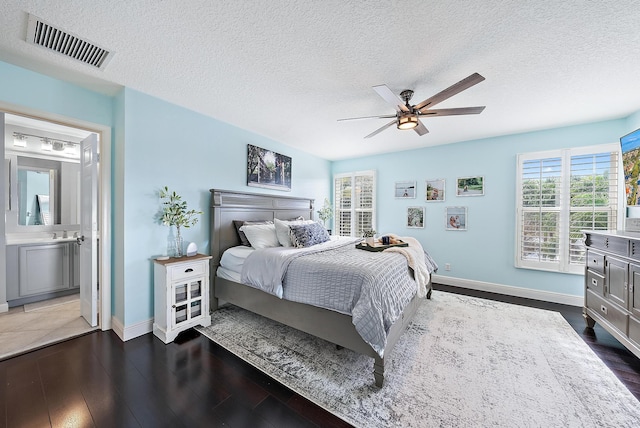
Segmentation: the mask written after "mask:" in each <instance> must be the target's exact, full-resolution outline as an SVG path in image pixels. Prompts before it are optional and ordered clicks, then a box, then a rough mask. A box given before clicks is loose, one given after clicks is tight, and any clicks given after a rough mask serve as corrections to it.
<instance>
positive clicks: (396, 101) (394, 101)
mask: <svg viewBox="0 0 640 428" xmlns="http://www.w3.org/2000/svg"><path fill="white" fill-rule="evenodd" d="M373 90H374V91H376V92H377V93H378V95H380V96H381V97H382V99H384V100H385V101H386V102H388V103H389V104H391V105H392V106H394V107H395V109H396V110H398V111H404V112H408V111H409V109H408V108H407V106H406V105H404V101H402V98H400V97H399V96H397V95H396V94H394V93H393V92H392V91H391V89H389V88H388V87H387V85H378V86H374V87H373Z"/></svg>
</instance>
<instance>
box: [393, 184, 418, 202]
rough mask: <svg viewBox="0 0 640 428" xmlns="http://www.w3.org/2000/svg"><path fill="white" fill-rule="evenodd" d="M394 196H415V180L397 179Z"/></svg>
mask: <svg viewBox="0 0 640 428" xmlns="http://www.w3.org/2000/svg"><path fill="white" fill-rule="evenodd" d="M395 196H396V198H400V199H402V198H415V197H416V182H415V181H398V182H396V192H395Z"/></svg>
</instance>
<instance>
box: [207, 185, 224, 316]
mask: <svg viewBox="0 0 640 428" xmlns="http://www.w3.org/2000/svg"><path fill="white" fill-rule="evenodd" d="M210 192H211V198H210V201H211V203H210V206H211V208H210V210H211V215H210V221H211V222H210V225H209V227H210V229H209V231H210V236H211V240H210V241H209V244H210V246H211V256H212V257H211V259H210V260H209V288H210V290H209V311H210V312H214V311H217V310H218V298H217V297H216V271H217V269H218V265H219V264H220V257H221V254H220V241H219V239H220V238H219V236H220V235H219V233H220V213H219V210H220V208H219V207H220V202H221V201H220V191H216V190H215V189H211V190H210Z"/></svg>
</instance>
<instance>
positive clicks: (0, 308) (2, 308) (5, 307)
mask: <svg viewBox="0 0 640 428" xmlns="http://www.w3.org/2000/svg"><path fill="white" fill-rule="evenodd" d="M3 312H9V304H8V303H7V302H4V303H0V314H1V313H3Z"/></svg>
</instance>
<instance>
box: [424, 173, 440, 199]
mask: <svg viewBox="0 0 640 428" xmlns="http://www.w3.org/2000/svg"><path fill="white" fill-rule="evenodd" d="M444 183H445V181H444V178H437V179H434V180H427V190H426V193H425V200H426V201H427V202H443V201H444Z"/></svg>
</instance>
